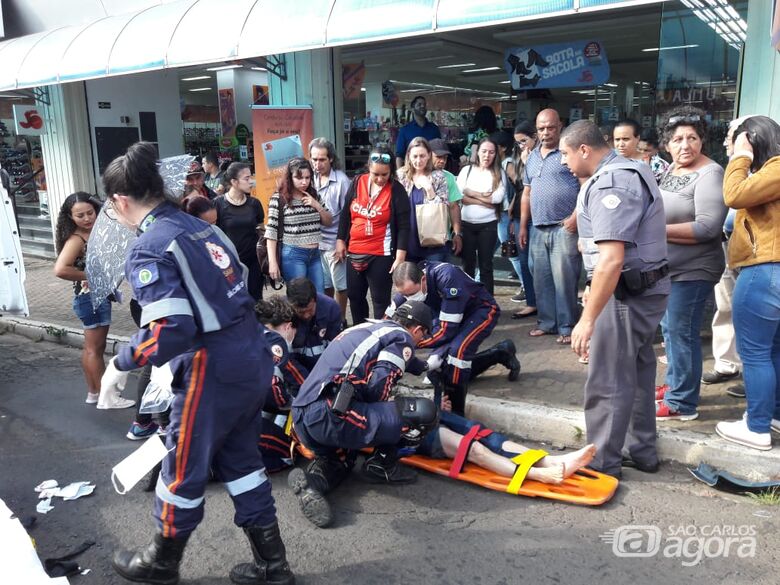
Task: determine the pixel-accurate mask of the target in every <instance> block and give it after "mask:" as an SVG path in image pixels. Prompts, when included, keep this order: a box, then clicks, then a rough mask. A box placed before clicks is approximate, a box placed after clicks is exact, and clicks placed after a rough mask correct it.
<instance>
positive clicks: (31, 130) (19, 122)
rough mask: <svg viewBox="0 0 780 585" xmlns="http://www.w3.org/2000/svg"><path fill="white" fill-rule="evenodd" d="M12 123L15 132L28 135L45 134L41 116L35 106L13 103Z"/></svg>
mask: <svg viewBox="0 0 780 585" xmlns="http://www.w3.org/2000/svg"><path fill="white" fill-rule="evenodd" d="M14 124H15V126H16V133H17V134H26V135H28V136H41V135H42V134H46V126H45V125H44V123H43V116H42V115H41V114H40V113H39V112H38V107H37V106H31V105H29V104H28V105H24V104H14Z"/></svg>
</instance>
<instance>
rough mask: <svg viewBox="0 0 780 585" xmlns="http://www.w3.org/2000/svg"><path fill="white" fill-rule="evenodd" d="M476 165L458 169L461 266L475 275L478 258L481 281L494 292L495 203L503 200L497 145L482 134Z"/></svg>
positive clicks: (496, 238)
mask: <svg viewBox="0 0 780 585" xmlns="http://www.w3.org/2000/svg"><path fill="white" fill-rule="evenodd" d="M477 160H478V161H479V162H478V163H477V164H475V165H469V166H467V167H464V168H463V169H461V171H460V174H459V175H458V187H460V190H461V192H462V193H463V209H462V210H461V220H462V221H461V225H462V227H463V270H464V271H465V272H466V274H468V275H469V276H471V277H472V278H473V277H474V273H475V271H476V267H477V261H479V276H480V282H482V284H484V285H485V288H487V290H488V292H490V294H493V254H494V253H495V250H496V242H497V241H498V212H497V207H496V206H497V205H500V204H501V203H502V202H503V200H504V185H503V181H502V180H501V162H500V160H499V157H498V146H497V145H496V143H495V142H494V141H493V140H492V139H490V138H483V139H482V140H480V141H479V146H478V147H477Z"/></svg>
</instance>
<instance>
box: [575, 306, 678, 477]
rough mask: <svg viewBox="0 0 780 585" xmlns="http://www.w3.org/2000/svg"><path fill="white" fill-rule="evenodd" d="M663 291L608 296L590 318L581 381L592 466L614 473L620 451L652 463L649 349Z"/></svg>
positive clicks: (617, 470)
mask: <svg viewBox="0 0 780 585" xmlns="http://www.w3.org/2000/svg"><path fill="white" fill-rule="evenodd" d="M666 301H667V297H666V295H649V296H629V297H627V298H626V299H625V300H624V301H618V300H617V299H615V297H614V296H612V297H610V300H609V302H608V303H607V305H606V306H605V307H604V310H603V311H602V312H601V315H599V317H598V319H597V320H596V324H595V328H594V331H593V336H592V337H591V340H590V363H589V365H588V380H587V382H585V425H586V429H587V436H588V442H589V443H594V444H595V445H596V448H597V449H598V450H597V452H596V457H595V458H594V459H593V462H592V464H591V465H592V467H593V468H594V469H597V470H599V471H602V472H604V473H608V474H620V469H621V460H622V450H623V449H624V448H625V449H626V451H628V454H629V455H630V456H631V458H632V459H634V461H637V462H638V463H641V464H647V465H654V464H656V463H657V462H658V454H657V452H656V445H655V373H656V359H655V352H654V351H653V346H652V344H653V340H654V338H655V334H656V330H657V329H658V324H659V323H660V321H661V317H662V316H663V314H664V311H665V310H666Z"/></svg>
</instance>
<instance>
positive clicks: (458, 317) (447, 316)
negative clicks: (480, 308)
mask: <svg viewBox="0 0 780 585" xmlns="http://www.w3.org/2000/svg"><path fill="white" fill-rule="evenodd" d="M439 321H449V322H450V323H460V322H461V321H463V313H445V312H444V311H440V312H439Z"/></svg>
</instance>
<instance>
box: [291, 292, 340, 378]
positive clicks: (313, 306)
mask: <svg viewBox="0 0 780 585" xmlns="http://www.w3.org/2000/svg"><path fill="white" fill-rule="evenodd" d="M287 300H289V301H290V304H292V307H293V309H294V310H295V314H296V315H297V316H298V325H297V326H298V330H297V332H296V334H295V339H293V342H292V352H293V353H294V354H295V357H296V358H297V360H298V362H300V363H301V365H303V366H304V367H305V368H306V369H308V370H311V369H312V368H313V367H314V364H316V363H317V360H318V359H319V357H320V355H321V354H322V352H323V351H325V348H326V347H328V343H330V342H331V341H333V340H334V339H335V338H336V336H337V335H338V334H339V333H341V330H342V320H341V308H340V307H339V304H338V303H337V302H336V301H334V300H333V299H332V298H330V297H329V296H326V295H323V294H321V293H318V292H317V289H316V288H314V283H313V282H312V281H311V280H309V279H308V278H303V277H301V278H293V279H292V280H291V281H290V282H288V283H287Z"/></svg>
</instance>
